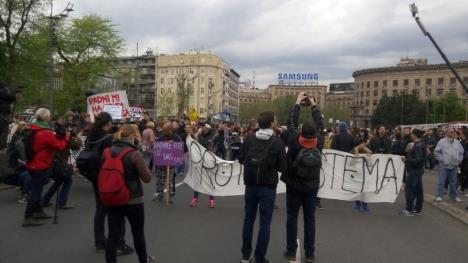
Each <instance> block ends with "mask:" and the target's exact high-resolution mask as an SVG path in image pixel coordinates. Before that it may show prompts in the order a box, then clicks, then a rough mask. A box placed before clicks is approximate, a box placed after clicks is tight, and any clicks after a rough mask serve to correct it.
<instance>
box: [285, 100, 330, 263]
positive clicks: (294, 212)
mask: <svg viewBox="0 0 468 263" xmlns="http://www.w3.org/2000/svg"><path fill="white" fill-rule="evenodd" d="M307 98H308V99H309V100H310V109H311V111H312V114H311V115H312V119H309V120H305V121H304V122H303V124H302V128H301V129H300V130H299V129H298V126H299V113H300V105H301V103H302V102H303V101H304V100H306V99H307ZM323 129H324V125H323V117H322V114H321V112H320V109H319V108H318V106H317V105H316V104H315V101H314V99H313V98H311V97H308V96H307V94H305V93H304V92H301V93H299V95H298V96H297V100H296V104H295V105H294V106H293V107H292V108H291V111H290V114H289V119H288V130H287V133H288V145H287V146H288V153H287V160H288V169H287V173H285V174H282V175H281V180H282V181H283V182H284V183H286V208H287V223H286V232H287V241H286V251H285V253H284V256H285V257H286V258H287V259H288V260H290V261H295V260H296V251H297V247H298V244H297V222H298V216H299V209H300V207H301V206H302V210H303V215H304V249H305V256H306V262H313V260H314V256H315V207H316V202H317V193H318V190H319V186H320V168H321V157H320V156H321V154H320V152H321V151H322V149H323V144H324V138H323V135H322V133H320V132H319V131H322V130H323ZM304 150H307V151H311V152H315V154H313V155H311V156H310V157H313V158H315V159H316V160H315V163H316V165H315V166H314V167H313V168H312V173H311V176H310V177H307V178H303V177H300V176H299V166H298V165H297V163H298V159H299V158H298V156H300V155H302V153H303V151H304Z"/></svg>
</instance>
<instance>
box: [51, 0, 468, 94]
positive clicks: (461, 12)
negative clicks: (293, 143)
mask: <svg viewBox="0 0 468 263" xmlns="http://www.w3.org/2000/svg"><path fill="white" fill-rule="evenodd" d="M64 3H65V1H64V0H56V5H57V6H60V5H63V4H64ZM74 3H75V7H74V9H75V12H74V14H73V16H75V17H76V16H81V15H84V14H99V15H102V16H106V17H108V18H110V19H112V21H113V23H114V24H115V25H116V27H117V29H118V31H119V32H120V34H121V36H122V37H123V38H124V39H125V40H126V43H127V51H126V54H128V55H132V54H135V53H136V43H137V42H139V46H140V50H145V49H146V48H152V49H153V50H155V51H157V52H158V53H175V52H183V51H188V50H191V49H198V50H208V51H211V52H213V53H215V54H217V55H219V56H221V57H222V58H223V59H224V60H225V61H226V62H227V63H229V64H230V65H231V67H233V68H234V69H235V70H237V71H238V72H239V73H240V74H241V79H250V80H252V76H253V72H254V71H255V75H256V83H257V85H256V86H257V87H259V88H264V87H266V86H267V85H268V84H274V83H276V82H277V73H278V72H288V73H289V72H293V73H294V72H297V73H319V75H320V83H323V84H328V83H329V82H334V81H352V80H353V79H352V73H353V71H355V70H358V69H363V68H368V67H376V66H392V65H396V64H397V63H398V61H399V59H400V58H401V57H406V56H409V57H417V58H419V57H426V58H428V59H429V61H430V62H431V63H440V62H442V59H441V58H440V56H439V55H438V53H437V51H436V50H435V49H434V48H433V46H432V44H431V43H430V41H429V40H428V39H427V38H425V37H424V36H423V35H422V33H421V31H420V30H419V28H418V27H417V25H416V23H415V21H414V20H413V18H412V17H411V14H410V12H409V9H408V4H409V3H411V2H410V1H406V0H392V1H389V0H313V1H312V0H281V1H280V0H255V1H254V0H77V1H75V2H74ZM417 4H418V6H419V11H420V15H421V19H422V21H423V22H424V24H425V25H426V27H427V28H428V30H429V31H430V32H431V33H432V34H433V36H434V37H435V38H436V40H437V41H438V42H439V44H440V46H441V47H442V49H443V50H444V51H445V53H446V54H447V56H448V57H449V58H450V59H451V60H452V61H459V60H468V26H466V25H467V22H466V18H467V17H468V1H466V0H463V1H449V0H424V1H419V2H417ZM140 52H141V51H140Z"/></svg>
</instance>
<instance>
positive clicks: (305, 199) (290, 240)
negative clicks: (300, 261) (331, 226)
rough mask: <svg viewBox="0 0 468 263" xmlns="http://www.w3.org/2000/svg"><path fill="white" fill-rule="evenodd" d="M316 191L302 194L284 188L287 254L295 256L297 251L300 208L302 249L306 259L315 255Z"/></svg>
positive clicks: (292, 189) (289, 188) (290, 188)
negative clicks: (302, 234)
mask: <svg viewBox="0 0 468 263" xmlns="http://www.w3.org/2000/svg"><path fill="white" fill-rule="evenodd" d="M316 199H317V191H313V192H310V193H304V192H301V191H298V190H295V189H294V188H292V187H286V210H287V215H288V217H287V221H286V232H287V233H286V235H287V238H286V239H287V241H286V242H287V244H286V249H287V251H288V253H289V254H292V255H295V254H296V250H297V219H298V216H299V209H300V207H301V206H302V211H303V214H304V249H305V255H306V257H312V256H314V253H315V203H316Z"/></svg>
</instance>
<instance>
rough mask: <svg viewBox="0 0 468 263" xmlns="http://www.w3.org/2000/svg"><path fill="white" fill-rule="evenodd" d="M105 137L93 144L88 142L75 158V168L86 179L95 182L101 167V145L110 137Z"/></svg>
mask: <svg viewBox="0 0 468 263" xmlns="http://www.w3.org/2000/svg"><path fill="white" fill-rule="evenodd" d="M111 136H112V135H107V136H104V137H102V138H101V139H99V140H97V141H95V142H88V143H87V144H86V146H85V148H84V149H83V150H82V151H81V152H80V154H79V155H78V157H77V158H76V168H78V171H80V174H81V175H83V176H84V177H85V178H86V179H88V180H90V181H93V182H94V181H96V179H97V176H98V174H99V168H100V167H101V154H102V150H103V149H101V148H102V147H101V145H102V143H103V142H104V141H105V140H106V139H108V138H109V137H111Z"/></svg>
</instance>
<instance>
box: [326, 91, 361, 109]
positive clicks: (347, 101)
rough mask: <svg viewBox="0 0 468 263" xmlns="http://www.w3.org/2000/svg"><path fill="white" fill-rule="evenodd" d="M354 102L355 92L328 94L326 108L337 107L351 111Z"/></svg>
mask: <svg viewBox="0 0 468 263" xmlns="http://www.w3.org/2000/svg"><path fill="white" fill-rule="evenodd" d="M353 101H354V91H352V90H348V91H334V92H328V93H327V95H326V96H325V106H331V105H335V106H338V107H339V108H341V109H344V110H347V111H349V110H351V106H352V105H353Z"/></svg>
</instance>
